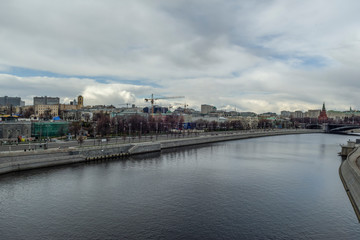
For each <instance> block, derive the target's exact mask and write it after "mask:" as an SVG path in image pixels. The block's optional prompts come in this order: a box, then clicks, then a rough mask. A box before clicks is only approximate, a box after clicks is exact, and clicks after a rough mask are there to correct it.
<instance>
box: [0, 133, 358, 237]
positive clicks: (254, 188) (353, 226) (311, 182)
mask: <svg viewBox="0 0 360 240" xmlns="http://www.w3.org/2000/svg"><path fill="white" fill-rule="evenodd" d="M354 138H355V137H350V136H343V135H329V134H302V135H288V136H274V137H262V138H253V139H245V140H237V141H229V142H220V143H215V144H208V145H201V146H196V147H190V148H182V149H178V150H176V151H174V150H173V151H165V152H163V153H161V154H150V155H139V156H135V157H131V158H129V159H126V160H113V161H102V162H97V163H88V164H76V165H67V166H63V167H54V168H45V169H38V170H32V171H25V172H19V173H12V174H7V175H3V176H0V239H360V225H359V223H358V221H357V218H356V216H355V214H354V211H353V209H352V206H351V204H350V201H349V199H348V197H347V195H346V192H345V190H344V187H343V185H342V183H341V180H340V178H339V174H338V169H339V166H340V164H341V158H340V157H339V156H338V155H337V153H338V152H339V151H340V147H339V144H342V143H345V142H346V141H347V140H348V139H354Z"/></svg>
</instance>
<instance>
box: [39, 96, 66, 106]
mask: <svg viewBox="0 0 360 240" xmlns="http://www.w3.org/2000/svg"><path fill="white" fill-rule="evenodd" d="M58 104H60V98H58V97H47V96H45V97H34V106H36V105H58Z"/></svg>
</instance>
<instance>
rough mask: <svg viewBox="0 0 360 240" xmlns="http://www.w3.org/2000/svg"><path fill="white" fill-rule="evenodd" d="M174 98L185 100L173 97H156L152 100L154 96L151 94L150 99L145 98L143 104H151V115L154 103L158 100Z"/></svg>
mask: <svg viewBox="0 0 360 240" xmlns="http://www.w3.org/2000/svg"><path fill="white" fill-rule="evenodd" d="M174 98H185V97H184V96H173V97H157V98H154V94H151V98H145V102H150V103H151V114H153V113H154V102H155V101H156V100H160V99H174Z"/></svg>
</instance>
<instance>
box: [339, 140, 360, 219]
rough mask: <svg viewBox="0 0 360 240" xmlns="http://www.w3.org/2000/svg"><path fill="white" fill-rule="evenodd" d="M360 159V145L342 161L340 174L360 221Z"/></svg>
mask: <svg viewBox="0 0 360 240" xmlns="http://www.w3.org/2000/svg"><path fill="white" fill-rule="evenodd" d="M358 159H360V147H358V148H355V149H354V150H353V151H352V152H351V153H349V155H348V156H347V158H346V160H344V161H343V162H342V163H341V166H340V168H339V174H340V178H341V181H342V182H343V185H344V188H345V191H346V193H347V195H348V197H349V199H350V202H351V204H352V206H353V208H354V211H355V214H356V216H357V218H358V220H359V222H360V209H359V206H360V169H359V166H358V164H357V162H358Z"/></svg>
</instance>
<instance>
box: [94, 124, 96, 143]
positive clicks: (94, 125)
mask: <svg viewBox="0 0 360 240" xmlns="http://www.w3.org/2000/svg"><path fill="white" fill-rule="evenodd" d="M95 141H96V123H95V124H94V146H95Z"/></svg>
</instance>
